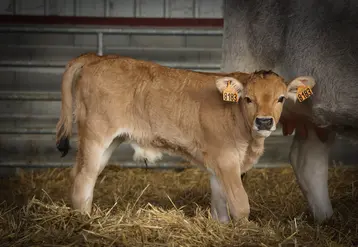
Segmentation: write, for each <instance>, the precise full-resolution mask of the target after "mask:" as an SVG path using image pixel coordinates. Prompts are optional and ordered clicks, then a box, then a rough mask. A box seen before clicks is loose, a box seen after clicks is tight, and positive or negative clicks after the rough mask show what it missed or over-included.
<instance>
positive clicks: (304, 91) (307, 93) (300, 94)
mask: <svg viewBox="0 0 358 247" xmlns="http://www.w3.org/2000/svg"><path fill="white" fill-rule="evenodd" d="M312 95H313V92H312V90H311V88H310V87H308V86H300V87H298V88H297V98H298V101H299V102H302V101H305V100H306V99H308V98H309V97H311V96H312Z"/></svg>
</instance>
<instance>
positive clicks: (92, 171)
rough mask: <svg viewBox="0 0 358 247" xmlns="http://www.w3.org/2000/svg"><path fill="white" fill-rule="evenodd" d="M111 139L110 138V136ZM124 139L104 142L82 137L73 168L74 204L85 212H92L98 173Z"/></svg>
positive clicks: (72, 194)
mask: <svg viewBox="0 0 358 247" xmlns="http://www.w3.org/2000/svg"><path fill="white" fill-rule="evenodd" d="M108 139H110V138H108ZM121 141H122V139H118V138H117V139H115V140H108V142H106V143H110V145H108V144H107V145H105V144H104V143H101V142H98V141H95V140H93V139H88V138H82V139H80V143H79V149H78V152H77V161H76V165H75V167H74V168H73V172H72V176H73V186H72V193H71V199H72V206H73V208H74V209H76V210H79V211H81V212H83V213H88V214H90V213H91V209H92V200H93V190H94V186H95V184H96V181H97V177H98V175H99V174H100V173H101V172H102V170H103V169H104V167H105V166H106V164H107V162H108V160H109V159H110V157H111V154H112V152H113V151H114V150H115V148H116V147H117V146H118V145H119V144H120V143H121Z"/></svg>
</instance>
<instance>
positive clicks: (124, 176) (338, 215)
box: [0, 166, 358, 246]
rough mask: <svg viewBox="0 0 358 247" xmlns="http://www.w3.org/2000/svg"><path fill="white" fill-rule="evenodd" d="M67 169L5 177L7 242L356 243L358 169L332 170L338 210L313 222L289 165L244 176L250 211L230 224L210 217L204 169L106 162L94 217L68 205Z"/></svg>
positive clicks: (2, 208) (0, 230)
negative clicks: (326, 219) (178, 169)
mask: <svg viewBox="0 0 358 247" xmlns="http://www.w3.org/2000/svg"><path fill="white" fill-rule="evenodd" d="M68 176H69V168H63V169H54V168H53V169H48V170H41V171H36V172H23V173H22V174H21V175H20V176H18V177H13V178H2V179H1V180H0V181H1V185H0V191H1V192H0V245H1V246H60V245H66V246H353V245H356V244H357V243H358V229H357V228H358V226H357V223H358V207H357V205H358V204H357V194H358V193H357V188H356V187H357V181H358V172H357V170H354V169H352V168H345V169H342V168H333V169H331V170H330V195H331V198H332V201H333V206H334V210H335V215H334V217H333V219H331V220H330V221H329V222H326V223H325V224H323V225H321V226H317V225H315V224H313V222H312V217H311V216H310V215H309V213H308V211H307V204H306V201H305V200H304V199H303V197H302V195H301V192H300V190H299V188H298V185H297V183H296V181H295V177H294V174H293V171H292V169H291V168H272V169H253V170H251V171H249V172H248V173H247V176H246V177H245V178H244V184H245V187H246V189H247V192H248V195H249V198H250V205H251V215H250V218H249V220H241V221H239V222H235V223H229V224H227V225H224V224H220V223H217V222H215V221H213V220H212V219H211V218H210V213H209V211H210V187H209V182H208V176H207V174H206V173H204V172H202V171H200V170H198V169H192V168H190V169H186V170H184V171H183V172H176V171H173V170H148V171H146V170H144V169H121V168H119V167H114V166H113V167H111V166H109V167H107V168H106V169H105V170H104V171H103V173H102V174H101V175H100V177H99V179H98V181H97V185H96V188H95V194H94V212H93V214H92V215H91V216H90V217H89V216H87V215H80V214H79V213H77V212H74V211H72V210H71V209H70V207H69V206H70V204H69V193H68V188H69V179H68Z"/></svg>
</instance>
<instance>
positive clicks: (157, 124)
mask: <svg viewBox="0 0 358 247" xmlns="http://www.w3.org/2000/svg"><path fill="white" fill-rule="evenodd" d="M84 60H86V59H83V57H82V58H81V57H79V58H77V59H74V60H73V61H71V62H70V63H69V64H70V65H69V66H67V69H66V71H65V73H64V76H63V82H62V108H61V117H60V120H59V122H58V124H57V144H58V147H61V151H62V152H65V153H66V152H67V150H68V148H69V145H68V139H69V138H70V135H71V127H72V93H71V88H72V85H73V84H75V90H74V91H75V105H76V108H75V114H74V115H75V117H76V120H77V125H78V138H79V144H78V151H77V160H76V164H75V166H74V168H73V169H72V177H73V179H74V181H73V187H72V204H73V207H74V208H75V209H78V210H80V211H82V212H86V213H90V212H91V206H92V199H93V189H94V186H95V182H96V179H97V176H98V175H99V174H100V173H101V171H102V170H103V169H104V167H105V166H106V164H107V162H108V160H109V158H110V156H111V154H112V152H113V151H114V150H115V148H116V147H117V146H118V145H119V144H121V143H123V142H129V143H130V144H131V145H132V147H133V148H134V150H135V154H134V159H136V160H144V159H147V160H148V161H150V162H155V161H157V160H158V159H160V158H161V157H162V152H166V153H168V154H172V155H178V156H181V157H183V158H184V159H186V160H188V161H189V162H191V163H192V164H195V165H198V166H200V167H203V168H205V169H207V170H208V171H209V172H210V173H211V179H210V185H211V191H212V199H211V212H212V216H213V218H214V219H217V220H219V221H220V222H227V221H228V220H229V215H228V212H227V210H226V203H228V205H229V209H230V212H231V214H232V216H233V217H234V219H239V218H242V217H248V215H249V212H250V209H249V201H248V197H247V194H246V192H245V189H244V188H243V184H242V181H241V177H240V175H241V174H242V173H243V172H245V171H247V170H248V169H250V168H251V167H252V165H253V164H254V162H255V161H256V160H257V159H258V158H259V157H260V156H261V155H262V153H263V150H264V140H265V138H267V137H268V136H269V135H270V134H271V132H272V131H274V130H275V128H276V124H277V122H278V120H279V118H280V115H281V111H282V107H283V103H284V101H285V99H286V98H290V99H291V100H294V101H295V100H296V91H297V89H298V87H299V86H302V85H304V84H309V85H310V86H311V87H313V86H314V84H315V82H314V79H313V78H312V77H298V78H296V79H295V80H293V81H292V82H290V83H289V85H288V86H287V85H286V84H285V83H284V81H283V79H282V78H281V77H280V76H278V75H277V74H275V73H273V72H270V71H258V72H254V73H251V74H248V73H231V74H228V75H226V76H223V75H221V74H209V73H199V72H194V71H189V70H180V69H174V68H168V67H164V66H161V65H158V64H155V63H152V62H147V61H140V60H135V59H131V58H127V57H120V56H116V57H111V58H110V57H103V58H102V57H101V58H95V59H94V60H93V61H90V62H84ZM230 100H231V101H232V102H229V101H230Z"/></svg>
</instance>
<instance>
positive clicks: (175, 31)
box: [0, 26, 222, 56]
mask: <svg viewBox="0 0 358 247" xmlns="http://www.w3.org/2000/svg"><path fill="white" fill-rule="evenodd" d="M0 33H66V34H68V33H74V34H96V35H97V54H98V55H100V56H102V55H103V35H104V34H129V35H131V34H144V35H191V36H222V30H221V29H218V28H205V29H204V28H200V29H199V28H187V29H183V28H155V29H154V28H153V29H149V28H131V27H120V28H93V27H67V26H62V27H45V26H37V27H34V26H0Z"/></svg>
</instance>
